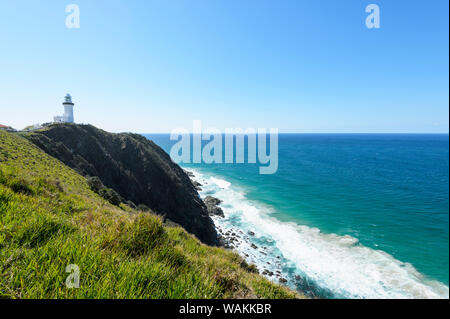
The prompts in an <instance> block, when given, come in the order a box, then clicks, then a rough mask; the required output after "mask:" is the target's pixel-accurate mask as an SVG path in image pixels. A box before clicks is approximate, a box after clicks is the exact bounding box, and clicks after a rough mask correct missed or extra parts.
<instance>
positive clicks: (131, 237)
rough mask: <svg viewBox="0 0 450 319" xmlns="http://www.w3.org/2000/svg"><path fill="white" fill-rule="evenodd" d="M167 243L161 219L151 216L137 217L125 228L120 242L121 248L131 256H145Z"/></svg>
mask: <svg viewBox="0 0 450 319" xmlns="http://www.w3.org/2000/svg"><path fill="white" fill-rule="evenodd" d="M166 241H167V233H166V232H165V230H164V227H163V225H162V221H161V219H159V218H158V217H156V216H151V215H143V214H141V215H139V216H138V217H137V218H136V219H135V220H134V222H133V223H132V224H131V225H129V226H128V227H126V229H125V230H124V232H123V233H122V238H121V240H120V243H121V247H122V248H124V249H125V250H126V251H127V253H128V254H129V255H131V256H134V257H135V256H140V255H143V254H146V253H147V252H148V251H149V250H150V249H152V248H155V247H156V246H158V245H161V244H163V243H165V242H166Z"/></svg>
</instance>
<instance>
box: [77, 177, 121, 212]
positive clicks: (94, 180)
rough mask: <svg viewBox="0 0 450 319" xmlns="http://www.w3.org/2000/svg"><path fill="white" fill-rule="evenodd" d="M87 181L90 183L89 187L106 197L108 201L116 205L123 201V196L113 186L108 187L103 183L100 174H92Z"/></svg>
mask: <svg viewBox="0 0 450 319" xmlns="http://www.w3.org/2000/svg"><path fill="white" fill-rule="evenodd" d="M86 180H87V183H88V185H89V188H90V189H91V190H92V191H94V192H96V193H97V194H99V195H100V196H101V197H103V198H104V199H106V200H107V201H108V202H110V203H111V204H113V205H115V206H119V205H120V203H121V202H122V198H121V197H120V195H119V194H117V192H116V191H115V190H113V189H111V188H106V187H105V185H103V183H102V181H101V180H100V178H98V176H92V177H88V178H87V179H86Z"/></svg>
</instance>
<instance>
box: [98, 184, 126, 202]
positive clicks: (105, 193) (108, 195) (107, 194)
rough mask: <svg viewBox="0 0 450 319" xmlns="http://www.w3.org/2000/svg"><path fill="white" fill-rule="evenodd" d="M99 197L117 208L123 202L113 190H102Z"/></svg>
mask: <svg viewBox="0 0 450 319" xmlns="http://www.w3.org/2000/svg"><path fill="white" fill-rule="evenodd" d="M99 195H100V196H101V197H103V198H104V199H106V200H107V201H108V202H110V203H111V204H113V205H115V206H119V205H120V203H121V202H122V199H121V198H120V196H119V194H117V192H116V191H115V190H113V189H111V188H103V189H102V190H100V192H99Z"/></svg>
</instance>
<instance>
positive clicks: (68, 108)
mask: <svg viewBox="0 0 450 319" xmlns="http://www.w3.org/2000/svg"><path fill="white" fill-rule="evenodd" d="M74 105H75V104H74V103H73V102H72V97H71V96H70V94H69V93H67V95H66V96H65V97H64V102H63V106H64V115H62V116H54V117H53V120H54V121H55V122H57V123H73V122H74V119H73V106H74Z"/></svg>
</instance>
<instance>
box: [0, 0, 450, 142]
mask: <svg viewBox="0 0 450 319" xmlns="http://www.w3.org/2000/svg"><path fill="white" fill-rule="evenodd" d="M70 3H75V4H78V5H79V8H80V11H81V12H80V13H81V28H80V29H67V28H66V26H65V19H66V16H67V14H66V12H65V7H66V5H67V4H70ZM370 3H376V4H378V5H379V6H380V9H381V28H380V29H377V30H374V29H371V30H370V29H367V28H366V26H365V19H366V16H367V13H366V12H365V7H366V6H367V5H368V4H370ZM0 4H1V5H0V39H1V42H0V43H1V44H0V45H1V50H0V123H1V124H9V125H12V126H14V127H16V128H23V127H24V126H26V125H28V124H32V123H37V122H39V123H42V122H47V121H49V120H51V119H52V116H53V115H55V114H59V113H62V106H61V102H62V100H63V97H64V95H65V94H66V93H67V92H70V93H71V94H72V95H73V98H74V102H75V103H76V105H75V119H76V121H77V122H83V123H91V124H94V125H96V126H99V127H101V128H104V129H106V130H109V131H116V132H117V131H134V132H170V131H171V130H172V129H173V128H175V127H185V128H188V129H190V128H192V121H193V120H202V121H203V124H204V125H205V126H213V127H217V128H219V129H224V128H226V127H242V128H247V127H255V128H258V127H266V128H270V127H277V128H279V130H280V131H281V132H446V133H447V132H448V130H449V122H448V115H449V111H448V103H449V91H448V85H449V73H448V72H449V42H448V41H449V40H448V38H449V34H448V29H449V21H448V12H449V8H448V1H447V0H442V1H441V0H430V1H410V0H409V1H405V0H395V1H393V0H389V1H378V0H366V1H361V0H342V1H331V0H330V1H324V0H308V1H300V0H290V1H288V0H277V1H275V0H273V1H268V0H242V1H240V0H239V1H238V0H226V1H225V0H214V1H212V0H184V1H182V0H158V1H152V0H150V1H149V0H145V1H144V0H142V1H125V0H123V1H113V0H108V1H100V0H96V1H92V0H70V1H62V0H46V1H32V0H30V1H21V0H15V1H6V0H0Z"/></svg>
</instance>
